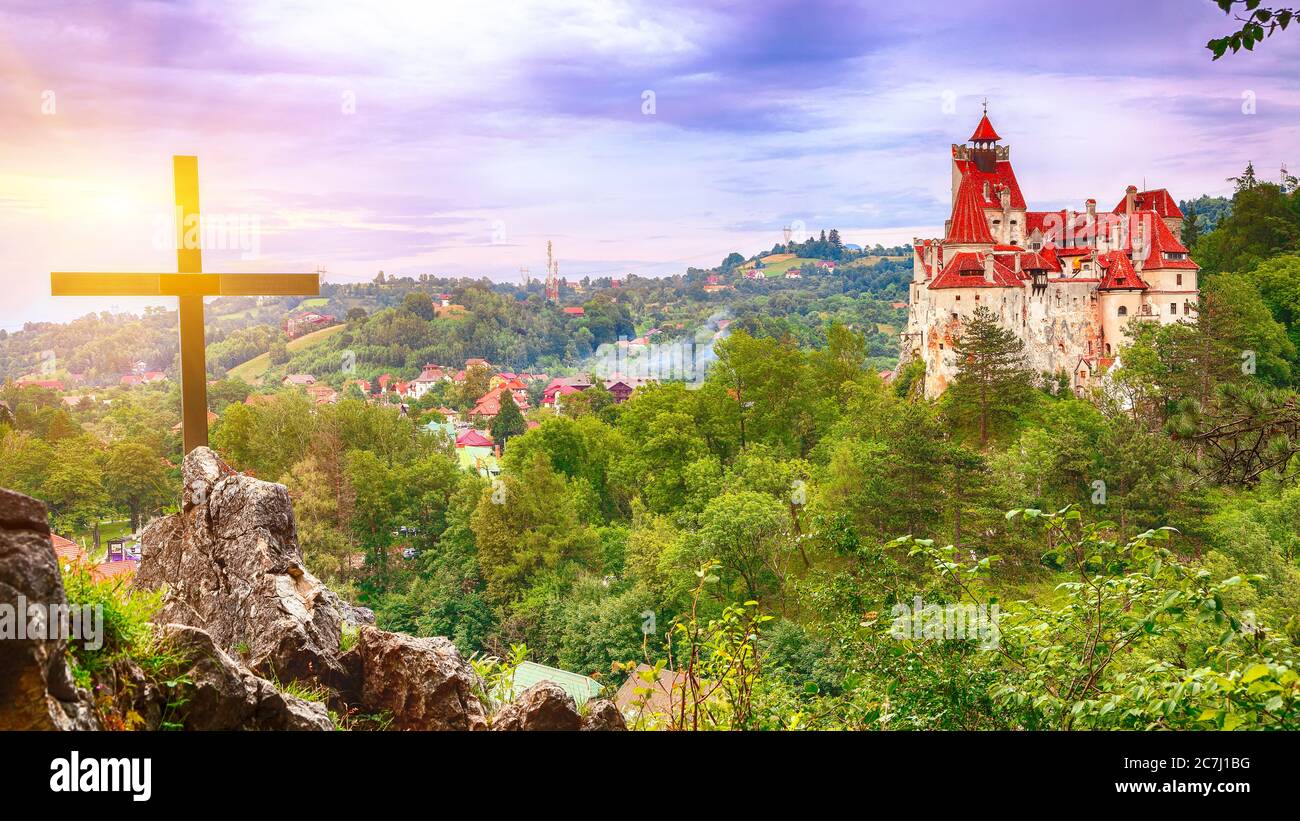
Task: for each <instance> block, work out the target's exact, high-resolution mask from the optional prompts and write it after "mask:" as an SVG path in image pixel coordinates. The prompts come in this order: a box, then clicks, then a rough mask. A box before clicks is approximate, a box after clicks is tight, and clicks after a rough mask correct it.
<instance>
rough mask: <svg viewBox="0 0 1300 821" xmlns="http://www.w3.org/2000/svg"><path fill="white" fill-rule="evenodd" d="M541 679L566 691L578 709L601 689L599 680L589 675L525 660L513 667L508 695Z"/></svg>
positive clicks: (514, 694)
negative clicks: (513, 671)
mask: <svg viewBox="0 0 1300 821" xmlns="http://www.w3.org/2000/svg"><path fill="white" fill-rule="evenodd" d="M543 681H546V682H550V683H551V684H554V685H556V686H558V687H559V688H560V689H561V690H563V691H564V692H565V693H567V694H568V695H569V697H570V698H572V699H573V703H574V705H576V706H577V707H578V709H580V710H581V709H582V705H584V704H586V703H587V702H588V701H591V700H592V699H593V698H596V697H598V696H599V695H600V691H601V684H600V682H599V681H596V680H595V679H594V678H591V677H590V676H584V675H582V674H581V673H571V672H569V671H568V670H561V669H560V668H558V667H548V666H547V665H545V664H538V663H537V662H535V661H525V662H521V663H520V664H519V666H518V667H516V668H515V673H514V678H513V679H511V688H510V695H511V697H514V696H516V695H518V694H520V693H522V692H523V691H524V690H527V689H528V688H529V687H532V686H533V685H534V684H540V683H542V682H543Z"/></svg>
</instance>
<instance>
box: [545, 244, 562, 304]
mask: <svg viewBox="0 0 1300 821" xmlns="http://www.w3.org/2000/svg"><path fill="white" fill-rule="evenodd" d="M546 300H547V301H548V302H559V301H560V263H559V260H557V259H556V258H555V255H554V253H553V252H552V249H551V241H550V240H549V239H548V240H547V241H546Z"/></svg>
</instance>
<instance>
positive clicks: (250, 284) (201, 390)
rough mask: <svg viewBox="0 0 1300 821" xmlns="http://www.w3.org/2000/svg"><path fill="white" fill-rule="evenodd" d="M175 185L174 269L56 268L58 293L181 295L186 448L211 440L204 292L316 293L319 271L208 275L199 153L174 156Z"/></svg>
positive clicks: (54, 286)
mask: <svg viewBox="0 0 1300 821" xmlns="http://www.w3.org/2000/svg"><path fill="white" fill-rule="evenodd" d="M172 174H173V176H174V178H175V186H176V270H177V273H175V274H101V273H86V272H82V271H76V272H72V271H56V272H54V273H52V274H50V291H51V293H52V294H53V295H54V296H174V297H178V298H179V300H180V312H179V313H180V336H181V423H182V428H183V430H184V437H185V452H186V453H189V452H190V451H192V450H194V449H195V448H197V447H201V446H203V445H206V444H207V443H208V374H207V366H206V364H205V363H204V342H203V297H205V296H315V295H317V294H319V293H320V275H319V274H205V273H203V250H202V243H201V242H200V238H201V236H202V232H201V231H200V230H199V158H198V157H185V156H176V157H172Z"/></svg>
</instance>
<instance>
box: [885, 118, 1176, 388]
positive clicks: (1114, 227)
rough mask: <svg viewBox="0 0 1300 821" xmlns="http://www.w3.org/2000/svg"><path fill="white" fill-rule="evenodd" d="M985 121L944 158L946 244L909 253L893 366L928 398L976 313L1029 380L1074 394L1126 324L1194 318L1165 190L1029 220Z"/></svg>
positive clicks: (1114, 350)
mask: <svg viewBox="0 0 1300 821" xmlns="http://www.w3.org/2000/svg"><path fill="white" fill-rule="evenodd" d="M1001 139H1002V138H1001V137H1000V136H998V134H997V132H996V131H995V130H994V129H993V125H992V124H991V123H990V122H989V118H988V115H987V114H985V115H984V117H983V118H982V119H981V120H980V122H979V125H978V126H977V127H976V129H975V132H974V133H973V134H972V135H971V138H970V140H969V141H968V144H966V145H953V146H952V157H951V162H952V214H951V217H950V218H949V219H948V221H947V223H946V224H945V228H944V237H943V239H919V238H918V239H916V240H915V241H914V243H913V256H912V265H913V273H912V283H911V286H910V294H909V296H910V299H909V303H910V304H909V310H908V318H907V329H906V331H905V332H904V333H903V334H902V354H901V364H903V365H905V364H907V362H909V361H911V360H913V359H917V358H919V359H921V360H922V361H923V362H924V363H925V367H926V372H925V393H926V395H927V396H930V397H934V396H938V395H939V394H941V393H943V392H944V390H946V389H947V387H948V385H949V383H950V382H951V381H952V378H953V376H954V375H955V373H956V370H957V362H956V361H955V357H954V354H953V349H952V348H953V342H954V340H955V339H957V338H958V337H959V336H960V333H961V327H962V322H963V321H964V320H965V319H966V318H967V317H969V316H970V315H971V313H972V312H974V311H975V309H977V308H979V307H985V308H987V309H988V310H990V311H992V312H993V314H994V316H995V317H997V319H998V321H999V322H1000V324H1001V325H1002V326H1003V327H1005V328H1007V329H1009V330H1011V331H1013V332H1014V333H1015V334H1016V335H1017V336H1018V337H1019V338H1020V339H1021V340H1022V341H1023V342H1024V343H1025V352H1026V358H1027V360H1028V364H1029V367H1030V369H1031V370H1033V371H1034V372H1036V373H1047V374H1066V375H1068V376H1069V378H1070V381H1071V385H1072V387H1073V388H1074V389H1075V390H1076V391H1077V392H1080V393H1082V392H1083V391H1084V390H1085V389H1086V388H1087V387H1089V386H1090V385H1093V384H1095V382H1096V380H1097V379H1098V377H1099V376H1100V375H1101V374H1103V373H1104V372H1105V370H1106V369H1107V368H1108V367H1110V365H1111V364H1113V363H1114V361H1115V358H1116V357H1117V356H1118V354H1119V348H1120V345H1121V344H1123V342H1124V326H1125V325H1127V324H1128V323H1129V322H1133V321H1141V322H1158V323H1160V324H1169V323H1174V322H1180V321H1183V320H1189V319H1191V318H1192V317H1193V316H1195V314H1196V305H1197V295H1198V289H1197V272H1198V271H1199V267H1198V266H1197V265H1196V263H1195V262H1193V261H1192V260H1191V259H1190V258H1189V256H1188V251H1187V248H1186V247H1184V246H1183V244H1182V243H1181V242H1180V241H1179V239H1178V234H1179V232H1180V230H1181V228H1182V223H1183V213H1182V211H1181V210H1179V208H1178V205H1177V203H1176V201H1175V200H1174V198H1173V196H1172V195H1170V193H1169V192H1168V191H1166V190H1165V189H1163V188H1161V189H1153V190H1148V191H1138V190H1137V186H1133V185H1130V186H1128V189H1127V190H1126V191H1125V193H1124V196H1123V198H1122V199H1121V200H1120V201H1119V203H1118V204H1117V205H1116V206H1115V208H1114V209H1113V210H1112V211H1111V212H1110V213H1099V212H1098V211H1097V202H1096V200H1094V199H1089V200H1086V201H1085V203H1084V210H1083V211H1070V210H1063V211H1031V210H1029V208H1028V205H1027V204H1026V202H1025V198H1024V195H1023V194H1022V193H1021V191H1020V184H1019V182H1018V181H1017V180H1016V175H1015V172H1014V171H1013V170H1012V167H1011V148H1010V146H1008V145H1004V144H1002V143H1001Z"/></svg>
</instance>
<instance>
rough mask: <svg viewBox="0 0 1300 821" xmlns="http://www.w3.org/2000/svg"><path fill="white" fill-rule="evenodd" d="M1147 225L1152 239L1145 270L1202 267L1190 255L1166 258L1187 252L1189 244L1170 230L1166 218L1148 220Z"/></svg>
mask: <svg viewBox="0 0 1300 821" xmlns="http://www.w3.org/2000/svg"><path fill="white" fill-rule="evenodd" d="M1162 190H1163V189H1162ZM1134 216H1136V215H1134ZM1147 225H1149V228H1145V227H1144V230H1150V232H1151V239H1150V241H1149V242H1148V246H1149V250H1148V251H1147V258H1146V259H1145V260H1143V262H1142V267H1143V270H1145V269H1147V268H1182V269H1188V270H1197V269H1199V268H1200V266H1199V265H1197V264H1196V263H1195V262H1192V260H1191V258H1190V257H1188V258H1185V259H1166V255H1167V254H1186V253H1187V246H1186V245H1183V243H1182V242H1180V241H1179V239H1178V237H1176V236H1174V232H1173V231H1170V230H1169V226H1168V225H1165V221H1164V220H1162V219H1151V220H1147V221H1146V222H1145V223H1144V226H1147ZM1130 237H1131V235H1130ZM1131 246H1132V243H1130V247H1131Z"/></svg>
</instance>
